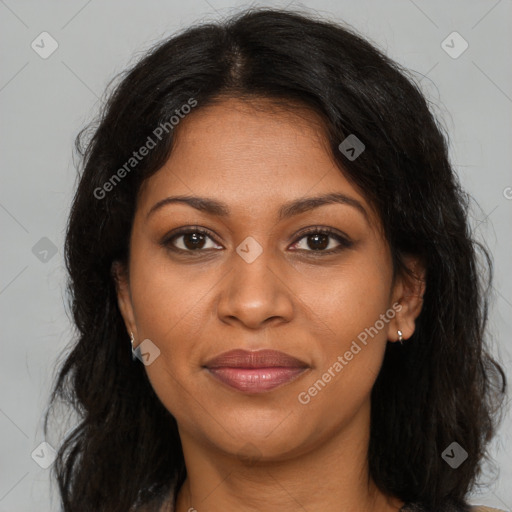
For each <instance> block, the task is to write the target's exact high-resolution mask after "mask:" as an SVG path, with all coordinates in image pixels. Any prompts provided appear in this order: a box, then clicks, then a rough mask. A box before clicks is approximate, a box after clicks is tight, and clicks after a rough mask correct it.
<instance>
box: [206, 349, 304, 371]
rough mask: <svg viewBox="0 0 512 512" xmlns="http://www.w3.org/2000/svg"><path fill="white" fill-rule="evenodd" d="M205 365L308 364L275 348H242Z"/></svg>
mask: <svg viewBox="0 0 512 512" xmlns="http://www.w3.org/2000/svg"><path fill="white" fill-rule="evenodd" d="M205 366H206V367H207V368H220V367H227V368H271V367H281V368H282V367H289V368H307V367H308V365H307V364H306V363H305V362H304V361H301V360H300V359H297V358H295V357H292V356H290V355H289V354H285V353H284V352H279V351H277V350H257V351H248V350H242V349H236V350H230V351H228V352H223V353H222V354H220V355H218V356H217V357H214V358H213V359H210V360H209V361H208V362H207V363H206V364H205Z"/></svg>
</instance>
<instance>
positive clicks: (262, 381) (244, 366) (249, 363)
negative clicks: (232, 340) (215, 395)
mask: <svg viewBox="0 0 512 512" xmlns="http://www.w3.org/2000/svg"><path fill="white" fill-rule="evenodd" d="M204 367H205V368H206V369H207V370H208V372H209V374H210V375H212V376H213V377H214V378H215V379H217V380H219V381H221V382H223V383H224V384H227V385H228V386H230V387H231V388H234V389H236V390H238V391H242V392H244V393H262V392H265V391H270V390H272V389H274V388H277V387H278V386H282V385H284V384H287V383H289V382H292V381H293V380H295V379H296V378H298V377H299V375H301V374H302V373H304V372H305V371H306V370H307V369H308V368H309V366H308V365H307V364H306V363H305V362H304V361H301V360H299V359H297V358H295V357H292V356H290V355H288V354H285V353H284V352H278V351H276V350H259V351H255V352H249V351H246V350H231V351H229V352H224V353H223V354H221V355H220V356H218V357H215V358H214V359H211V360H210V361H208V362H207V363H206V364H205V365H204Z"/></svg>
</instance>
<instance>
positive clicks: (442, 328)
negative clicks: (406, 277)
mask: <svg viewBox="0 0 512 512" xmlns="http://www.w3.org/2000/svg"><path fill="white" fill-rule="evenodd" d="M224 97H236V98H241V99H245V100H248V101H250V100H251V99H255V98H256V99H257V98H266V99H270V100H272V101H275V102H278V103H279V104H280V105H282V106H283V105H284V106H286V105H287V106H289V108H296V107H297V105H301V106H302V107H307V108H309V109H310V110H311V111H314V112H315V113H317V114H318V115H320V116H321V118H322V119H323V122H324V125H325V128H326V133H328V136H329V140H330V144H331V149H332V154H333V157H334V158H335V160H336V161H337V162H338V163H339V167H340V172H343V173H344V174H345V176H347V178H348V179H349V180H351V181H352V182H353V183H354V184H355V185H357V186H358V187H360V190H362V191H363V193H364V194H365V196H366V198H367V199H368V200H369V201H370V203H371V204H372V205H373V206H374V207H375V208H376V210H377V211H378V213H379V215H380V217H381V220H382V224H383V226H384V230H385V235H386V238H387V240H388V242H389V245H390V247H391V250H392V255H393V265H394V269H395V271H396V272H406V271H407V268H406V267H405V265H404V263H403V261H404V260H403V257H404V255H407V254H412V255H416V256H418V257H420V258H421V260H422V261H423V262H424V264H425V268H426V292H425V295H424V302H423V308H422V312H421V314H420V316H419V317H418V319H417V324H416V330H415V333H414V335H413V336H412V338H411V339H410V340H409V341H408V342H407V343H406V344H405V345H404V346H403V347H401V346H400V345H399V344H396V343H394V344H391V343H389V344H388V347H387V349H386V354H385V358H384V363H383V366H382V370H381V372H380V374H379V375H378V378H377V380H376V383H375V386H374V388H373V391H372V397H371V400H372V409H371V436H370V445H369V453H368V460H369V469H370V476H371V478H372V479H373V480H374V481H375V483H376V484H377V485H378V487H379V488H380V489H381V490H382V491H384V492H386V493H388V494H392V495H395V496H397V497H399V498H400V499H402V500H404V501H406V502H417V503H420V504H423V505H424V506H425V507H427V508H428V509H433V510H436V511H438V510H444V507H446V506H448V505H449V504H455V505H459V506H462V507H464V506H466V502H465V497H466V496H467V493H468V492H469V491H470V490H471V488H472V486H473V484H474V483H475V481H476V479H477V477H478V476H479V475H480V472H481V464H482V461H483V460H484V459H485V458H486V457H487V452H486V446H487V444H488V441H489V440H490V439H491V437H492V436H493V435H494V433H495V429H496V426H497V423H498V422H499V417H500V414H499V411H500V406H501V404H502V400H503V397H504V393H505V389H506V379H505V375H504V373H503V370H502V369H501V367H500V366H499V364H498V363H497V362H496V361H495V360H494V359H493V358H492V357H491V356H490V355H489V353H488V351H487V348H486V338H485V332H484V328H485V325H486V321H487V314H488V302H489V296H490V294H489V289H490V286H491V282H492V262H491V259H490V256H489V254H488V251H487V250H486V249H485V247H483V246H482V245H481V244H480V243H479V242H477V241H476V240H475V238H474V237H473V235H472V232H471V230H470V227H469V224H468V219H467V218H468V211H469V207H470V198H469V196H468V195H467V194H466V193H465V192H464V191H463V190H462V189H461V187H460V185H459V183H458V181H457V178H456V176H455V175H454V172H453V170H452V167H451V165H450V163H449V159H448V151H447V142H446V139H447V137H446V135H445V134H444V130H443V129H442V127H441V126H440V125H439V124H438V122H437V121H436V120H435V118H434V117H433V115H432V113H431V112H430V111H429V108H428V105H427V103H426V100H425V98H424V97H423V95H422V93H421V92H420V90H419V88H418V86H417V85H415V82H414V80H413V79H412V78H411V77H410V76H409V74H408V72H407V71H406V70H404V69H402V68H400V67H399V66H398V64H396V63H395V62H393V61H392V60H390V59H389V58H388V57H387V56H385V55H384V54H383V53H381V52H380V51H379V50H378V49H376V48H375V47H374V46H373V45H371V44H370V43H369V42H367V41H366V40H365V39H363V38H361V37H360V36H358V35H357V34H355V33H354V32H353V31H352V30H351V29H350V28H345V27H342V26H340V25H337V24H335V23H331V22H329V21H326V20H318V19H315V17H314V16H311V15H303V14H300V13H292V12H289V11H279V10H273V9H256V10H248V11H244V12H242V13H241V14H238V15H236V16H234V17H232V18H230V19H228V20H227V21H224V22H222V23H209V24H203V25H199V26H196V27H192V28H189V29H188V30H186V31H183V32H182V33H180V34H178V35H176V36H174V37H171V38H169V39H167V40H165V41H164V42H163V43H160V44H159V45H157V46H156V47H154V48H153V49H152V50H150V51H149V52H148V54H147V55H145V56H144V58H142V59H141V60H140V61H139V62H138V63H137V64H136V65H135V66H134V67H133V68H132V69H129V70H127V71H126V72H125V73H123V74H122V76H121V77H120V80H119V83H117V84H116V85H115V87H114V88H113V92H112V93H111V94H110V95H109V96H108V98H107V101H106V102H105V106H104V108H103V109H102V112H101V114H100V116H99V119H98V122H97V123H96V124H95V125H92V126H91V127H90V128H91V129H92V133H91V131H87V130H84V131H82V132H81V133H80V134H79V136H78V137H77V140H76V148H77V150H78V152H79V154H80V156H81V158H82V166H81V175H80V180H79V184H78V188H77V191H76V195H75V197H74V201H73V205H72V209H71V213H70V217H69V223H68V227H67V235H66V243H65V259H66V266H67V269H68V272H69V276H70V277H69V281H68V292H69V294H70V303H71V307H72V314H73V318H74V322H75V324H76V327H77V331H78V332H77V337H76V340H75V341H74V345H73V346H72V347H71V348H70V351H69V354H67V356H66V358H65V361H64V362H63V364H62V366H61V367H60V368H59V372H58V375H57V376H56V381H55V387H54V389H53V392H52V396H51V400H50V404H51V408H50V410H49V411H48V413H47V414H46V417H45V432H46V431H47V427H48V417H49V415H50V414H51V412H52V410H53V409H54V406H55V405H56V403H57V402H58V401H59V400H60V401H63V402H64V404H66V405H69V406H70V407H71V409H70V410H73V411H75V413H76V414H77V415H78V417H79V423H78V425H77V426H76V428H75V429H74V430H73V431H72V432H70V433H69V435H68V436H67V437H66V439H65V440H64V442H63V443H62V445H61V446H60V448H59V450H58V457H57V459H56V462H55V464H54V467H53V470H54V471H55V474H56V478H57V481H58V485H59V490H60V494H61V498H62V505H63V510H64V512H76V511H78V510H79V511H80V512H87V511H94V512H98V511H109V512H113V511H123V512H126V511H127V510H139V507H141V506H143V505H147V504H150V503H159V502H160V501H161V500H162V499H163V497H164V496H167V494H168V493H169V492H170V491H171V490H172V488H173V486H174V488H175V489H176V488H179V486H180V485H181V483H182V482H183V481H184V478H185V476H186V469H185V465H184V459H183V453H182V449H181V443H180V439H179V435H178V430H177V425H176V421H175V420H174V418H173V416H172V415H171V414H170V413H169V412H168V411H167V410H166V409H165V407H164V406H163V405H162V403H161V402H160V401H159V399H158V398H157V396H156V394H155V392H154V391H153V389H152V387H151V385H150V383H149V380H148V378H147V376H146V372H145V371H144V366H143V365H142V364H134V362H133V361H132V358H131V352H130V345H129V338H128V336H127V333H126V329H125V325H124V323H123V320H122V317H121V314H120V311H119V308H118V305H117V297H116V287H115V281H114V275H113V272H112V264H113V262H115V261H120V262H124V263H126V261H127V258H128V251H129V237H130V232H131V226H132V220H133V217H134V212H135V208H136V199H137V193H138V191H139V188H140V185H141V183H142V182H143V181H144V180H145V179H147V178H148V177H150V176H151V175H152V174H154V173H155V172H157V171H158V170H159V169H160V168H161V166H162V165H163V164H164V162H165V161H166V160H167V158H168V156H169V154H170V151H171V150H172V141H173V133H174V131H175V130H174V129H173V122H172V121H170V120H171V118H172V117H173V116H174V117H175V118H176V116H177V115H182V114H183V112H185V110H186V109H184V108H183V106H184V105H186V104H188V105H193V104H194V102H196V103H195V104H194V105H195V106H194V107H193V108H195V109H200V108H202V107H203V106H206V105H209V104H212V102H215V101H219V99H222V98H224ZM188 110H190V109H188ZM191 115H193V114H191ZM165 123H167V124H165ZM158 127H160V128H161V129H160V131H158V130H157V128H158ZM162 127H166V130H163V129H162ZM155 130H156V132H155ZM162 130H163V131H162ZM176 130H179V126H177V127H176ZM156 134H158V135H160V137H157V135H156ZM351 134H352V135H355V136H356V137H357V138H358V139H360V140H361V141H362V142H363V143H364V145H365V150H364V152H363V153H362V154H361V155H360V156H359V157H358V158H357V159H350V158H347V156H346V155H344V154H343V153H342V152H341V151H340V150H339V149H338V146H339V144H340V143H341V142H342V141H343V140H344V139H345V138H346V137H347V136H348V135H351ZM87 135H90V136H88V137H87V141H86V142H84V139H85V138H86V136H87ZM148 137H150V138H151V139H152V140H153V142H154V143H155V147H154V148H153V149H151V151H150V152H149V154H148V155H147V156H145V158H144V159H141V160H140V161H139V160H137V163H136V164H135V163H134V162H131V164H130V166H127V165H126V163H127V162H129V161H130V158H132V156H133V152H134V151H135V150H137V149H138V148H140V147H142V146H143V145H145V144H148V140H149V139H148ZM157 139H158V140H157ZM132 164H133V165H132ZM122 168H124V169H125V172H124V173H123V172H119V169H122ZM114 175H116V176H117V177H115V176H114ZM107 182H108V183H109V184H110V185H105V184H106V183H107ZM479 254H480V255H481V256H482V258H479ZM479 265H480V267H479ZM454 441H455V442H457V443H458V444H460V446H461V447H463V448H464V450H465V451H466V452H467V453H468V459H467V460H466V461H465V462H464V463H463V464H462V465H461V466H460V467H459V468H458V469H456V470H454V469H452V468H451V467H450V466H449V465H448V464H447V463H446V462H445V461H444V460H443V458H442V457H441V454H442V452H443V450H445V448H447V447H448V446H449V445H450V444H451V443H452V442H454ZM333 478H335V475H333ZM159 500H160V501H159Z"/></svg>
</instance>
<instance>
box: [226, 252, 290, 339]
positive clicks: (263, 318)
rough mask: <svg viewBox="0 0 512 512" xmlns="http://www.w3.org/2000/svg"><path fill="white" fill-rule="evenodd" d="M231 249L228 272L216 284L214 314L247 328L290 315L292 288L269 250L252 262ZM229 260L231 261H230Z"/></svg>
mask: <svg viewBox="0 0 512 512" xmlns="http://www.w3.org/2000/svg"><path fill="white" fill-rule="evenodd" d="M249 261H250V260H248V261H246V260H245V259H244V258H242V257H241V256H240V255H239V254H238V253H236V252H234V253H233V261H232V267H231V272H229V273H228V274H227V276H226V277H225V278H224V279H223V280H222V283H221V285H220V287H219V295H220V296H219V300H218V303H217V314H218V316H219V318H220V320H221V321H223V322H224V323H230V324H235V323H239V324H242V325H243V326H245V327H246V328H248V329H259V328H264V327H267V326H268V325H270V324H274V323H275V324H279V323H287V322H289V321H290V320H291V319H292V317H293V312H294V302H293V292H292V291H291V290H290V288H289V286H288V285H287V283H286V277H285V276H284V275H282V272H280V270H279V269H280V264H279V262H277V261H276V260H275V259H273V258H272V255H271V251H270V250H263V252H262V253H261V254H260V255H259V256H258V257H257V258H256V259H255V260H254V261H252V262H250V263H249ZM230 263H231V262H230Z"/></svg>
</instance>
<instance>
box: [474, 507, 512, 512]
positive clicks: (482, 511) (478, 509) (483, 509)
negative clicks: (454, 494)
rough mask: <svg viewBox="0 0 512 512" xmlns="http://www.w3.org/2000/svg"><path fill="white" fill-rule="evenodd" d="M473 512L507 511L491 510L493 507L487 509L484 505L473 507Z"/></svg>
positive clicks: (500, 511)
mask: <svg viewBox="0 0 512 512" xmlns="http://www.w3.org/2000/svg"><path fill="white" fill-rule="evenodd" d="M471 512H505V511H504V510H501V509H500V508H491V507H485V506H483V505H476V506H474V507H471Z"/></svg>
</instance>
